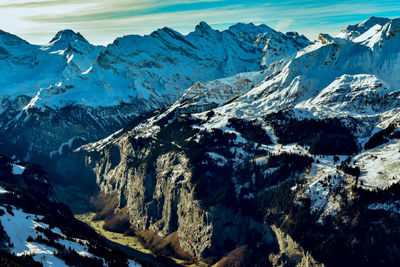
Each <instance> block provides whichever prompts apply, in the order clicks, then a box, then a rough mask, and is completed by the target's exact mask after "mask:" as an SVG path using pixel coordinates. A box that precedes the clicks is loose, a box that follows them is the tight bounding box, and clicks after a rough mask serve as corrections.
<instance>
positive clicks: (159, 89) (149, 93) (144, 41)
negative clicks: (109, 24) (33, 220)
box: [0, 22, 309, 165]
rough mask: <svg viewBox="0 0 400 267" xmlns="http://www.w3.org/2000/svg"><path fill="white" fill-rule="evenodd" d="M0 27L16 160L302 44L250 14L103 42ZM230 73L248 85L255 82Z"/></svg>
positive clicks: (280, 58) (4, 140)
mask: <svg viewBox="0 0 400 267" xmlns="http://www.w3.org/2000/svg"><path fill="white" fill-rule="evenodd" d="M2 36H3V39H2V40H3V43H2V44H3V45H0V46H1V47H2V48H3V50H4V51H3V50H2V51H3V52H2V53H3V54H4V55H7V56H3V59H2V60H1V61H0V68H2V70H3V72H4V73H6V75H5V76H2V78H3V79H4V81H3V83H1V81H0V83H1V85H2V88H1V89H0V90H1V92H3V93H1V94H0V125H1V133H2V135H1V138H0V139H1V140H0V143H1V144H3V149H2V151H3V153H6V154H7V155H9V156H12V155H16V156H17V157H18V158H19V159H23V160H29V159H32V158H33V157H35V159H36V160H37V161H38V162H39V163H41V164H43V165H46V164H47V162H48V156H49V155H54V153H53V152H54V151H59V150H60V147H61V146H62V145H63V144H64V143H66V142H68V141H69V140H72V139H74V138H76V137H83V138H84V139H81V140H86V141H94V140H98V139H101V138H104V137H105V136H107V135H109V134H111V133H112V132H114V131H116V130H118V129H120V128H122V127H123V126H124V125H125V124H127V123H128V122H129V121H130V120H132V119H134V118H135V117H138V116H139V115H141V114H143V113H146V112H151V111H153V110H155V109H158V108H162V107H165V106H166V105H169V104H172V103H174V101H176V100H177V99H178V98H179V97H180V96H181V95H182V93H183V92H184V90H186V89H187V88H189V87H191V86H192V85H194V84H195V83H196V82H207V81H212V80H215V79H220V78H226V77H231V76H234V75H236V74H238V73H242V72H254V71H262V70H263V71H264V73H265V74H268V73H272V72H273V71H274V70H276V69H278V68H280V66H283V65H284V64H285V63H287V62H288V61H289V60H290V59H291V58H293V57H294V56H295V54H296V52H297V51H299V50H300V49H302V48H303V47H305V46H306V45H307V44H308V43H309V41H308V40H307V39H306V38H305V37H304V36H302V35H299V34H297V33H287V34H283V33H280V32H277V31H275V30H273V29H271V28H269V27H267V26H265V25H260V26H256V25H254V24H251V23H250V24H243V23H239V24H236V25H233V26H231V27H230V28H229V29H227V30H224V31H218V30H214V29H212V28H211V27H210V26H209V25H207V24H206V23H205V22H202V23H200V24H199V25H198V26H196V29H195V31H193V32H192V33H189V34H188V35H182V34H180V33H178V32H176V31H174V30H172V29H170V28H163V29H159V30H157V31H155V32H153V33H152V34H150V35H146V36H138V35H129V36H124V37H121V38H117V39H116V40H115V41H114V42H113V43H112V44H110V45H108V46H107V47H101V46H100V47H99V46H93V45H91V44H90V43H88V42H87V40H86V39H85V38H84V37H83V36H82V35H80V34H79V33H75V32H73V31H71V30H64V31H60V32H59V33H57V34H56V36H55V37H54V38H53V39H52V40H51V41H50V43H49V44H47V45H43V46H36V45H31V44H28V43H27V42H25V41H23V40H22V39H19V38H18V37H16V36H13V35H11V34H8V33H5V32H2ZM50 62H51V64H50ZM8 69H10V71H8ZM38 74H39V75H38ZM249 75H250V74H249ZM2 78H0V79H2ZM238 80H243V83H245V85H243V86H247V89H250V87H251V86H253V85H255V84H253V82H248V81H246V79H244V78H240V79H238ZM9 81H15V82H12V83H10V82H9ZM229 82H230V81H225V82H223V83H224V84H228V83H229ZM257 82H258V80H257ZM235 86H236V85H235ZM227 87H229V85H227ZM247 91H248V90H247ZM235 94H236V95H237V94H238V92H236V93H235ZM225 97H228V96H225ZM214 98H219V96H217V95H216V96H214ZM79 145H81V144H80V143H79ZM76 147H77V145H76V144H75V143H74V144H73V148H76Z"/></svg>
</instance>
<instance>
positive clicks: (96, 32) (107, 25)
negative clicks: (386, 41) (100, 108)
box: [0, 0, 400, 44]
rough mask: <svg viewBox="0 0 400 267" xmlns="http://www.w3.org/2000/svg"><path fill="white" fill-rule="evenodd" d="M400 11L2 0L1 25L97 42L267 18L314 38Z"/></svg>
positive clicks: (210, 0) (387, 0) (256, 1)
mask: <svg viewBox="0 0 400 267" xmlns="http://www.w3.org/2000/svg"><path fill="white" fill-rule="evenodd" d="M372 15H375V16H389V17H396V16H400V2H394V1H392V0H380V1H377V0H375V1H360V0H353V1H348V0H337V1H330V0H327V1H324V2H317V1H312V0H305V1H294V0H285V1H265V0H253V1H245V0H229V1H228V0H200V1H193V0H170V1H161V0H142V1H138V0H113V1H110V0H98V1H82V0H2V1H1V3H0V28H2V29H4V30H6V31H9V32H12V33H16V34H18V35H21V36H22V37H24V38H27V39H28V40H30V41H33V42H45V41H48V40H50V39H51V37H52V35H54V34H55V32H56V31H58V30H61V29H65V28H72V29H74V30H77V31H80V32H81V33H82V34H84V35H85V37H87V38H88V40H90V41H93V42H95V43H103V44H104V43H109V42H112V40H113V39H114V38H116V37H117V36H121V35H125V34H133V33H137V34H146V33H150V32H151V31H153V30H155V29H157V28H161V27H163V26H169V27H171V28H175V29H177V30H179V31H181V32H183V33H187V32H189V31H191V30H192V29H193V27H194V25H196V24H197V23H198V22H199V21H203V20H204V21H207V22H208V23H209V24H210V25H212V26H214V27H216V28H218V29H223V28H226V27H227V26H229V25H231V24H234V23H236V22H254V23H264V24H267V25H269V26H271V27H273V28H276V29H277V30H280V31H299V32H300V33H303V34H306V35H308V36H309V37H311V38H315V37H316V35H317V33H319V32H327V33H331V34H332V33H335V32H339V31H340V29H341V28H343V27H345V26H346V25H348V24H354V23H358V22H360V21H362V20H364V19H366V18H368V17H369V16H372Z"/></svg>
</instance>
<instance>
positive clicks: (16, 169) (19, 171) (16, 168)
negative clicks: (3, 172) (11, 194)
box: [12, 164, 25, 175]
mask: <svg viewBox="0 0 400 267" xmlns="http://www.w3.org/2000/svg"><path fill="white" fill-rule="evenodd" d="M24 171H25V167H24V166H20V165H17V164H13V168H12V173H13V174H14V175H21V174H23V173H24Z"/></svg>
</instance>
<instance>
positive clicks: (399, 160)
mask: <svg viewBox="0 0 400 267" xmlns="http://www.w3.org/2000/svg"><path fill="white" fill-rule="evenodd" d="M399 151H400V141H399V140H392V141H390V142H389V144H385V145H382V146H380V147H377V148H374V149H371V150H368V151H366V152H363V153H361V154H359V155H357V156H356V157H355V158H354V160H355V161H356V164H357V166H359V167H360V169H361V175H360V181H362V182H363V187H364V188H369V189H374V188H377V187H378V188H381V189H383V188H386V187H388V186H390V185H392V184H393V183H396V182H398V181H400V152H399Z"/></svg>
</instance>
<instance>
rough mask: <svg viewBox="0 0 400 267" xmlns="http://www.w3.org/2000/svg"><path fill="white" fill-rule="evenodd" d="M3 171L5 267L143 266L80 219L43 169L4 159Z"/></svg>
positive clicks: (0, 207) (0, 226) (1, 255)
mask: <svg viewBox="0 0 400 267" xmlns="http://www.w3.org/2000/svg"><path fill="white" fill-rule="evenodd" d="M0 169H1V170H0V262H1V264H2V266H3V265H4V266H9V265H12V266H82V265H85V266H109V265H118V266H142V265H141V264H139V263H137V260H133V259H132V258H131V257H129V256H127V255H125V254H124V253H122V252H121V251H119V250H118V249H116V248H114V247H112V246H111V245H109V244H108V243H107V242H106V241H105V240H104V239H103V238H102V237H100V236H99V235H98V234H96V233H95V231H94V230H92V229H90V228H89V227H88V226H86V225H85V224H83V223H81V222H79V221H78V220H76V219H75V218H74V217H73V215H72V213H71V211H70V210H69V208H68V207H67V206H65V205H64V204H62V203H61V202H59V200H57V198H56V197H55V194H54V191H53V188H52V185H51V184H50V182H49V180H48V178H47V175H46V173H45V172H44V171H43V170H42V169H41V168H40V166H38V165H35V164H32V163H18V164H17V163H15V162H13V161H12V160H11V159H9V158H7V157H5V156H3V155H0ZM139 261H140V262H142V264H143V266H147V265H148V263H147V262H144V261H143V260H141V259H140V260H139Z"/></svg>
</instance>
